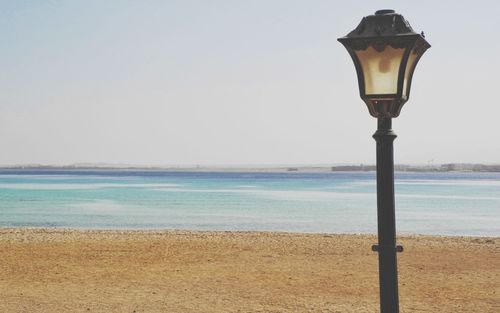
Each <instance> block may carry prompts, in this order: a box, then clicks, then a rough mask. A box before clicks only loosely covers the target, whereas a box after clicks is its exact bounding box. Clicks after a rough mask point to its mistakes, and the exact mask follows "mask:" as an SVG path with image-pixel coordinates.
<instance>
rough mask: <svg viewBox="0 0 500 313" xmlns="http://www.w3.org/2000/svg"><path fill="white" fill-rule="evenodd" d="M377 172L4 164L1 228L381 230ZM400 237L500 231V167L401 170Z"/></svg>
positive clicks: (398, 192) (398, 199) (397, 184)
mask: <svg viewBox="0 0 500 313" xmlns="http://www.w3.org/2000/svg"><path fill="white" fill-rule="evenodd" d="M375 177H376V176H375V173H374V172H322V173H303V172H282V173H266V172H180V171H161V170H154V171H153V170H35V169H23V170H13V169H8V170H5V169H4V170H0V227H58V228H74V229H141V230H145V229H148V230H150V229H151V230H157V229H181V230H216V231H280V232H301V233H348V234H354V233H367V234H375V233H376V232H377V222H376V221H377V213H376V212H377V209H376V179H375ZM395 192H396V224H397V226H396V227H397V232H398V234H428V235H452V236H492V237H498V236H500V173H482V172H481V173H480V172H428V173H420V172H419V173H410V172H396V173H395Z"/></svg>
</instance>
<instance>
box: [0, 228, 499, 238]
mask: <svg viewBox="0 0 500 313" xmlns="http://www.w3.org/2000/svg"><path fill="white" fill-rule="evenodd" d="M23 230H26V231H30V230H40V231H41V232H44V233H47V232H50V231H54V232H56V233H57V232H66V233H67V232H81V233H87V232H88V233H97V234H99V233H103V234H106V233H119V234H126V233H130V234H131V235H133V234H140V235H147V234H163V233H165V234H170V233H171V234H181V233H186V234H188V233H220V234H232V233H235V234H238V233H241V234H271V235H292V236H293V235H298V236H300V235H306V236H307V235H310V236H361V237H374V238H377V234H376V233H368V232H366V233H362V232H353V233H327V232H293V231H278V230H197V229H182V228H87V227H58V226H53V227H52V226H0V235H1V234H3V233H5V232H9V231H13V232H22V231H23ZM396 237H397V238H416V237H429V238H443V239H447V238H449V239H453V238H456V239H459V238H463V239H466V238H471V239H474V238H476V239H493V240H494V239H500V235H498V236H491V235H484V236H483V235H468V234H465V235H463V234H457V235H452V234H425V233H406V232H399V233H396Z"/></svg>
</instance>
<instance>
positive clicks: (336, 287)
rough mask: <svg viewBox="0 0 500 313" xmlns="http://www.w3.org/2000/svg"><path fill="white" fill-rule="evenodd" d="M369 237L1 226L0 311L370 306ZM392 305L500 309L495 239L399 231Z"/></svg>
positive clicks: (499, 254)
mask: <svg viewBox="0 0 500 313" xmlns="http://www.w3.org/2000/svg"><path fill="white" fill-rule="evenodd" d="M374 243H376V237H375V236H369V235H326V234H291V233H266V232H264V233H259V232H188V231H77V230H60V229H58V230H56V229H23V228H20V229H5V228H4V229H0V312H175V313H177V312H179V313H182V312H378V311H379V308H378V265H377V254H376V253H375V252H372V251H371V249H370V247H371V245H372V244H374ZM398 243H399V244H402V245H403V246H404V247H405V251H404V252H403V253H399V254H398V258H399V288H400V306H401V312H440V313H447V312H449V313H457V312H481V313H486V312H491V313H494V312H495V313H497V312H500V238H472V237H430V236H404V237H401V238H400V239H399V241H398Z"/></svg>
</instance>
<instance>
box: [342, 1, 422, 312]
mask: <svg viewBox="0 0 500 313" xmlns="http://www.w3.org/2000/svg"><path fill="white" fill-rule="evenodd" d="M338 41H340V42H341V43H342V44H343V45H344V47H345V48H346V49H347V51H348V52H349V54H350V56H351V58H352V60H353V62H354V66H355V67H356V73H357V76H358V85H359V93H360V96H361V99H363V101H364V102H365V103H366V105H367V106H368V111H369V112H370V114H371V115H372V116H373V117H375V118H377V119H378V128H377V131H376V132H375V134H374V135H373V138H374V139H375V141H376V143H377V225H378V226H377V228H378V245H374V246H373V247H372V250H374V251H377V252H378V256H379V282H380V311H381V312H382V313H398V312H399V300H398V273H397V258H396V252H400V251H403V248H402V247H401V246H397V245H396V219H395V205H394V153H393V141H394V139H395V138H396V134H395V133H394V132H393V131H392V118H393V117H397V116H398V115H399V112H400V111H401V107H402V106H403V104H404V103H405V102H406V101H407V100H408V98H409V96H410V87H411V80H412V76H413V71H414V70H415V66H416V65H417V63H418V60H419V59H420V57H421V56H422V55H423V54H424V52H425V51H426V50H427V49H428V48H429V47H430V45H429V43H428V42H427V41H426V40H425V38H424V35H423V33H422V34H417V33H416V32H414V31H413V29H412V28H411V26H410V24H409V23H408V21H406V20H405V19H404V18H403V16H402V15H400V14H397V13H395V12H394V10H379V11H377V12H375V14H374V15H369V16H366V17H364V18H363V19H362V20H361V23H360V24H359V25H358V26H357V27H356V29H354V30H353V31H352V32H350V33H349V34H347V36H345V37H342V38H339V39H338Z"/></svg>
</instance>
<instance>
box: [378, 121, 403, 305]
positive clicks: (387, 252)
mask: <svg viewBox="0 0 500 313" xmlns="http://www.w3.org/2000/svg"><path fill="white" fill-rule="evenodd" d="M373 138H374V139H375V141H376V142H377V220H378V246H374V250H376V251H378V261H379V280H380V312H381V313H399V300H398V270H397V259H396V250H397V249H402V248H399V247H397V246H396V218H395V205H394V150H393V141H394V139H396V134H395V133H394V132H393V131H392V120H391V118H379V119H378V129H377V131H376V132H375V134H374V135H373Z"/></svg>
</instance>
